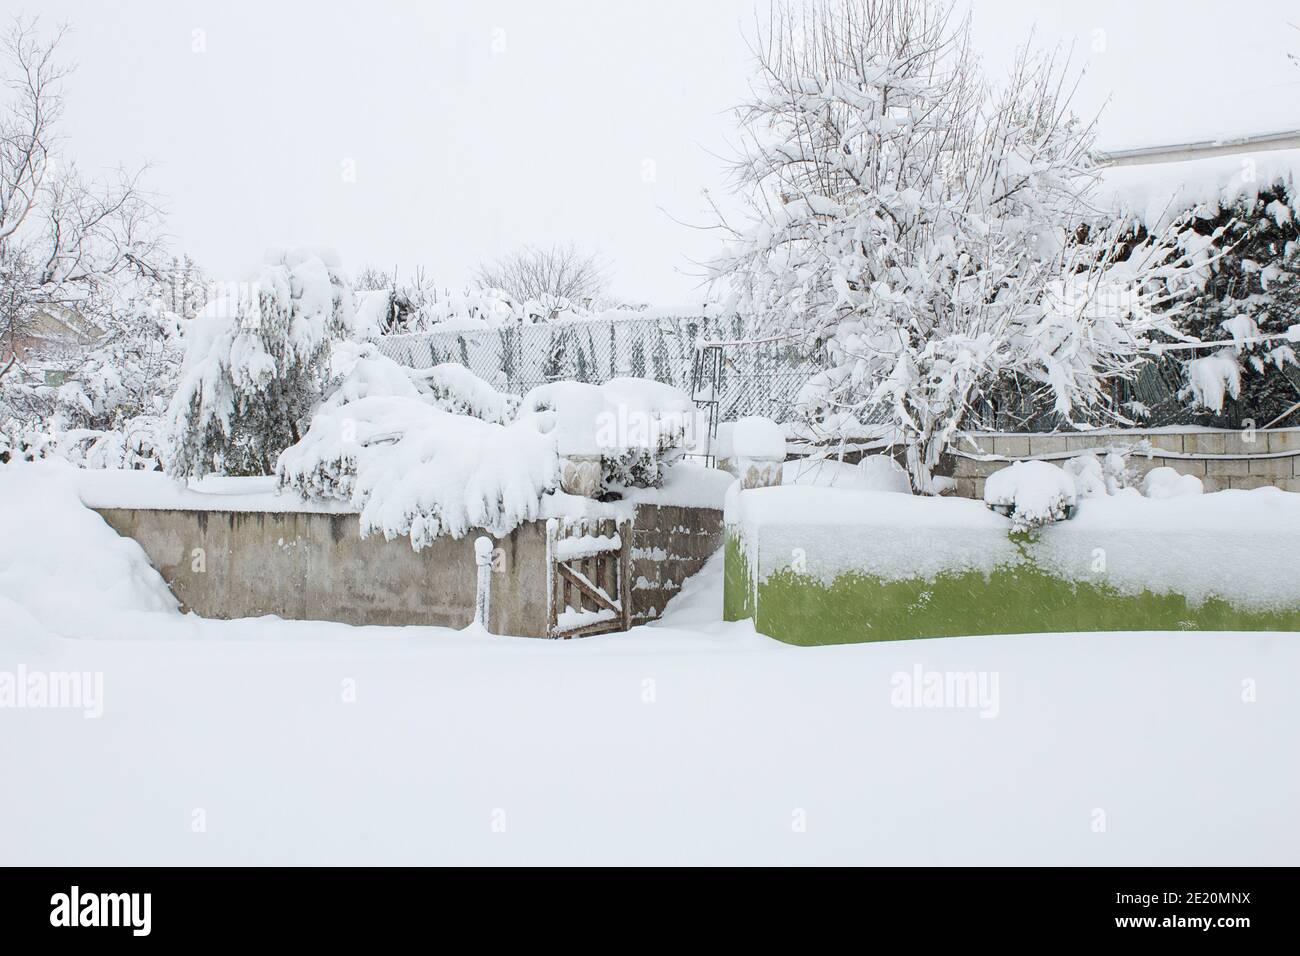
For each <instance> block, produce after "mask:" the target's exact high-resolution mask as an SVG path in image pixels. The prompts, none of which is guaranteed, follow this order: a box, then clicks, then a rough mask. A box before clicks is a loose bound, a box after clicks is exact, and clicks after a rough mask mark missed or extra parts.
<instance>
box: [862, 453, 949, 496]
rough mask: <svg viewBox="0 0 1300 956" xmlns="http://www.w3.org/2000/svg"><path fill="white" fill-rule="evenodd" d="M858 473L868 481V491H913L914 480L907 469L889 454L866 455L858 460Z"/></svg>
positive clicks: (905, 493) (900, 492)
mask: <svg viewBox="0 0 1300 956" xmlns="http://www.w3.org/2000/svg"><path fill="white" fill-rule="evenodd" d="M858 473H859V474H860V475H861V476H862V479H863V480H864V481H865V482H866V485H865V488H866V490H867V491H892V492H894V493H896V494H900V495H910V494H911V493H912V482H911V480H910V479H909V478H908V477H907V469H906V468H904V467H903V466H902V465H900V464H899V463H898V462H896V461H894V459H892V458H890V457H889V456H888V455H867V456H865V457H864V458H863V459H862V460H861V461H859V462H858ZM935 480H936V481H937V480H938V479H935Z"/></svg>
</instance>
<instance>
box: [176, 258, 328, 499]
mask: <svg viewBox="0 0 1300 956" xmlns="http://www.w3.org/2000/svg"><path fill="white" fill-rule="evenodd" d="M352 308H353V302H352V293H351V290H350V289H349V287H348V284H347V279H346V277H345V276H344V274H343V272H342V268H341V266H340V264H339V263H338V261H337V259H335V258H334V257H333V256H332V255H330V254H328V253H322V252H318V251H313V250H299V251H295V252H291V253H282V252H281V253H274V254H272V256H270V257H268V261H267V262H266V264H265V265H264V266H263V267H262V270H261V272H260V274H259V276H258V278H257V281H256V282H255V283H251V284H250V285H249V286H248V287H246V288H244V289H241V290H238V291H237V292H236V293H234V294H233V295H230V296H227V297H225V298H219V299H216V300H215V301H213V302H210V303H208V305H207V306H205V307H204V309H203V311H202V312H201V313H200V314H199V316H198V317H197V318H196V319H194V320H193V321H192V322H190V323H188V326H187V329H186V335H185V346H186V348H185V361H184V364H183V366H182V369H181V380H180V386H179V388H178V389H177V391H176V395H175V397H174V398H173V400H172V403H171V406H170V409H169V412H168V415H169V418H170V421H171V428H172V434H173V437H174V448H173V451H172V457H171V460H170V462H169V463H168V471H169V472H170V473H171V474H173V475H204V474H207V473H209V472H214V471H215V472H224V473H228V474H270V473H271V472H272V469H273V468H274V465H275V459H276V456H277V455H278V454H279V453H280V452H281V451H283V450H284V449H285V448H287V447H289V446H290V445H292V444H293V443H294V442H296V441H298V440H299V438H300V437H301V436H302V431H303V429H304V428H305V426H306V424H307V421H306V420H307V417H308V415H309V414H310V412H311V410H312V408H313V406H314V405H315V404H316V403H317V402H319V401H320V399H321V396H322V391H323V388H324V385H325V382H326V376H327V362H328V358H329V353H330V343H331V340H335V339H340V338H343V337H344V336H346V335H347V334H348V333H349V331H350V329H351V327H352Z"/></svg>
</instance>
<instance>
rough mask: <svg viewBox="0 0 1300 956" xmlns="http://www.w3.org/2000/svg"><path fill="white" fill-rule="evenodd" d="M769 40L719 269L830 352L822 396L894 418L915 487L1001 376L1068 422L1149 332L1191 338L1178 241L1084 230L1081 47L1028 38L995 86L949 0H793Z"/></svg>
mask: <svg viewBox="0 0 1300 956" xmlns="http://www.w3.org/2000/svg"><path fill="white" fill-rule="evenodd" d="M755 55H756V58H757V61H758V73H757V76H756V78H755V81H754V85H753V93H752V96H751V97H750V98H749V101H748V102H747V103H746V104H745V105H744V106H743V108H742V109H741V110H740V111H739V114H738V117H739V122H740V128H741V132H742V135H743V143H744V145H743V147H742V149H741V153H740V156H739V158H738V159H737V161H736V162H735V164H734V167H733V174H734V180H735V184H736V185H737V187H738V189H739V191H740V192H741V193H742V194H743V195H744V196H745V198H746V200H747V202H748V204H749V211H750V213H751V215H750V222H748V223H747V224H744V225H733V224H729V223H726V222H725V220H724V223H723V224H724V226H725V227H726V228H728V229H730V230H731V233H732V241H731V242H730V244H729V248H728V249H727V251H726V253H725V254H724V255H723V256H721V257H720V258H719V259H718V261H717V262H716V263H715V264H714V275H715V277H716V278H718V279H719V280H723V281H725V282H726V283H727V284H728V285H729V286H730V288H731V291H732V293H733V294H734V296H735V298H736V304H737V306H738V307H739V308H740V310H741V311H743V312H746V313H750V314H753V315H755V316H757V317H759V318H760V319H761V320H762V321H763V322H765V323H766V324H767V326H768V327H769V329H770V331H771V333H772V334H774V335H780V336H788V337H790V338H792V339H794V340H797V341H802V342H803V343H804V344H805V345H806V346H807V347H809V348H810V349H820V350H824V354H825V355H826V357H827V360H828V362H827V371H826V373H825V374H823V375H821V376H819V377H818V378H817V379H816V380H815V381H813V382H812V383H810V387H809V389H808V391H807V395H806V398H807V400H808V405H809V407H810V408H812V409H815V410H816V411H817V412H818V413H819V414H822V415H825V416H831V415H833V416H835V417H837V418H839V419H842V418H843V417H844V413H845V412H851V413H855V414H856V413H868V412H869V413H871V414H872V415H878V414H879V413H880V411H881V410H885V411H886V412H887V413H888V417H889V418H890V419H891V420H892V423H893V424H894V426H895V427H896V431H897V434H898V436H899V440H900V441H901V442H902V443H903V444H905V445H906V448H907V463H908V469H909V472H910V473H911V476H912V479H913V482H914V484H915V485H916V486H917V488H918V489H919V490H926V491H928V490H931V489H932V476H933V473H934V470H935V468H936V467H937V466H938V465H939V462H940V456H941V455H942V454H943V452H944V451H945V449H946V447H947V446H948V444H949V442H950V441H952V440H953V439H954V437H955V435H956V433H957V432H958V430H959V429H960V428H961V427H962V426H963V424H964V423H965V422H966V421H967V420H968V419H969V417H970V414H971V410H972V409H973V408H974V407H976V405H977V404H978V403H979V402H980V401H982V400H985V399H986V398H987V397H988V396H989V395H990V394H991V393H992V392H994V391H995V390H996V389H997V388H999V387H1001V386H1003V385H1005V384H1006V383H1007V382H1010V381H1017V380H1018V381H1024V382H1029V383H1032V385H1033V387H1035V388H1037V389H1039V390H1040V391H1042V392H1043V393H1045V394H1048V395H1050V396H1051V400H1052V403H1053V404H1054V405H1055V407H1056V409H1057V410H1058V411H1059V412H1060V413H1061V414H1062V415H1064V416H1065V417H1066V418H1067V420H1070V419H1073V418H1077V417H1080V416H1081V415H1082V414H1083V412H1085V411H1088V410H1093V409H1095V408H1097V407H1099V406H1104V405H1105V404H1106V403H1107V401H1108V395H1107V391H1106V389H1105V388H1104V385H1105V383H1106V382H1107V381H1108V380H1109V379H1111V378H1114V377H1117V376H1124V375H1129V374H1131V373H1132V372H1133V370H1134V369H1135V368H1136V367H1137V366H1138V365H1139V364H1140V362H1141V360H1142V356H1143V354H1144V352H1145V350H1146V348H1147V345H1148V343H1149V341H1150V340H1151V337H1152V336H1153V335H1154V334H1156V333H1158V332H1160V333H1164V334H1165V335H1171V336H1175V337H1177V336H1179V335H1180V333H1179V332H1178V330H1177V329H1176V327H1175V326H1174V324H1173V318H1174V315H1175V313H1173V312H1171V311H1169V310H1166V309H1164V308H1162V307H1163V306H1164V305H1165V304H1166V297H1167V295H1168V294H1169V291H1170V288H1171V283H1174V282H1176V280H1177V275H1176V273H1177V270H1178V269H1179V268H1180V267H1181V266H1184V265H1185V264H1186V263H1185V262H1184V261H1183V260H1185V258H1186V256H1185V255H1184V254H1183V252H1182V251H1181V250H1178V249H1177V248H1176V247H1175V246H1173V245H1171V244H1170V243H1168V242H1167V241H1166V240H1165V238H1164V237H1150V238H1147V239H1146V240H1144V241H1142V242H1138V243H1135V244H1128V243H1126V242H1124V241H1122V239H1121V236H1120V235H1119V234H1118V233H1119V231H1120V230H1119V227H1115V228H1107V227H1105V226H1094V227H1093V228H1090V229H1084V228H1081V226H1082V225H1083V224H1084V223H1085V222H1086V221H1088V220H1089V219H1090V218H1094V219H1095V217H1091V216H1090V213H1091V212H1092V208H1091V206H1090V190H1091V189H1092V187H1093V184H1094V180H1095V173H1094V171H1093V167H1092V162H1091V153H1090V151H1091V147H1092V133H1093V128H1092V125H1091V124H1089V123H1085V122H1083V121H1081V120H1080V119H1079V118H1077V117H1076V116H1075V115H1074V113H1073V112H1072V111H1071V108H1070V99H1071V93H1072V91H1073V88H1072V86H1071V83H1070V81H1069V79H1068V73H1069V64H1068V61H1065V62H1063V61H1062V60H1061V59H1059V58H1058V57H1056V56H1043V55H1036V54H1033V53H1031V52H1029V50H1028V48H1026V49H1025V50H1024V51H1022V52H1021V54H1020V55H1019V56H1018V58H1017V59H1016V61H1015V64H1014V66H1013V69H1012V70H1011V72H1010V75H1009V76H1008V77H1007V78H1006V80H1005V81H1004V82H1002V83H994V82H992V81H991V80H990V79H989V78H987V77H986V76H985V75H984V73H983V71H982V69H981V67H980V65H979V62H978V60H977V58H976V57H975V55H974V54H973V53H972V51H971V46H970V27H969V21H967V20H961V19H959V18H958V17H957V16H956V14H955V13H954V9H953V7H952V6H951V5H950V4H948V3H944V2H938V0H812V2H810V3H808V4H807V5H789V4H777V5H776V6H775V7H774V8H773V12H772V14H771V19H770V21H768V24H767V26H766V28H765V29H764V30H762V31H761V34H760V36H759V37H758V39H757V42H756V44H755ZM1121 258H1122V259H1123V261H1122V262H1121V261H1119V260H1120V259H1121Z"/></svg>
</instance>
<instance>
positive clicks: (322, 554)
mask: <svg viewBox="0 0 1300 956" xmlns="http://www.w3.org/2000/svg"><path fill="white" fill-rule="evenodd" d="M99 513H100V514H101V515H103V517H104V520H105V521H107V522H108V523H109V524H110V525H111V526H112V527H113V528H114V529H115V530H116V531H117V532H118V533H119V534H122V535H126V536H128V537H131V538H134V539H135V540H136V541H138V542H139V543H140V545H141V547H143V548H144V550H145V553H146V554H148V555H149V560H150V561H151V562H152V563H153V565H154V567H155V568H157V569H158V571H159V572H160V573H161V574H162V576H163V579H164V580H165V581H166V582H167V583H168V585H170V586H171V589H172V592H173V593H174V594H175V595H176V597H177V599H179V600H180V602H181V604H182V606H183V607H184V609H185V610H187V611H194V612H195V613H196V614H198V615H199V616H200V617H211V618H222V619H229V618H239V617H257V616H259V615H263V614H276V615H279V616H280V617H284V618H289V619H292V620H314V621H342V622H344V623H346V624H435V625H440V626H443V627H464V626H465V625H467V624H469V623H470V621H471V620H473V617H474V590H475V582H476V580H477V566H476V565H475V563H474V538H475V537H476V536H475V535H469V536H466V537H464V538H461V539H460V540H454V539H452V538H439V539H438V540H437V541H436V542H434V543H433V544H432V545H431V546H430V547H427V548H425V549H424V550H423V551H419V552H417V551H414V550H413V549H412V548H411V545H410V542H409V541H408V540H407V539H405V538H402V539H399V540H396V541H385V540H384V539H383V537H370V538H365V539H363V538H362V537H361V535H360V531H359V526H358V519H357V516H356V515H331V514H315V513H285V512H236V511H224V512H222V511H163V510H140V509H102V510H100V512H99ZM497 547H499V548H501V549H502V553H503V557H504V562H503V573H499V574H494V575H493V576H492V584H493V587H492V616H491V620H490V622H489V629H490V630H491V631H493V632H494V633H497V634H519V635H524V636H530V637H540V636H544V634H545V629H546V527H545V525H544V524H541V523H532V524H527V525H522V526H520V527H519V528H517V529H515V531H514V532H512V533H511V534H510V535H508V536H507V537H506V538H504V539H502V540H500V541H498V542H497ZM200 556H201V557H202V562H201V563H200V562H199V561H198V558H199V557H200ZM200 568H201V570H200Z"/></svg>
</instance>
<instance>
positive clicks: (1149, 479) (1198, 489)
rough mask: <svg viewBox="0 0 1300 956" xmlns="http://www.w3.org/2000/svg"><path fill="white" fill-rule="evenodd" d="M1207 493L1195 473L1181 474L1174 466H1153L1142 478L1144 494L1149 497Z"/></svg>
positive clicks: (1177, 496)
mask: <svg viewBox="0 0 1300 956" xmlns="http://www.w3.org/2000/svg"><path fill="white" fill-rule="evenodd" d="M1204 493H1205V485H1204V484H1202V483H1201V479H1199V478H1197V477H1196V476H1195V475H1180V474H1179V473H1178V472H1176V471H1175V470H1174V469H1172V468H1167V467H1161V468H1152V469H1151V470H1150V471H1148V472H1147V473H1146V475H1145V476H1144V477H1143V479H1142V494H1144V495H1145V496H1146V497H1148V498H1183V497H1186V496H1187V495H1200V494H1204Z"/></svg>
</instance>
